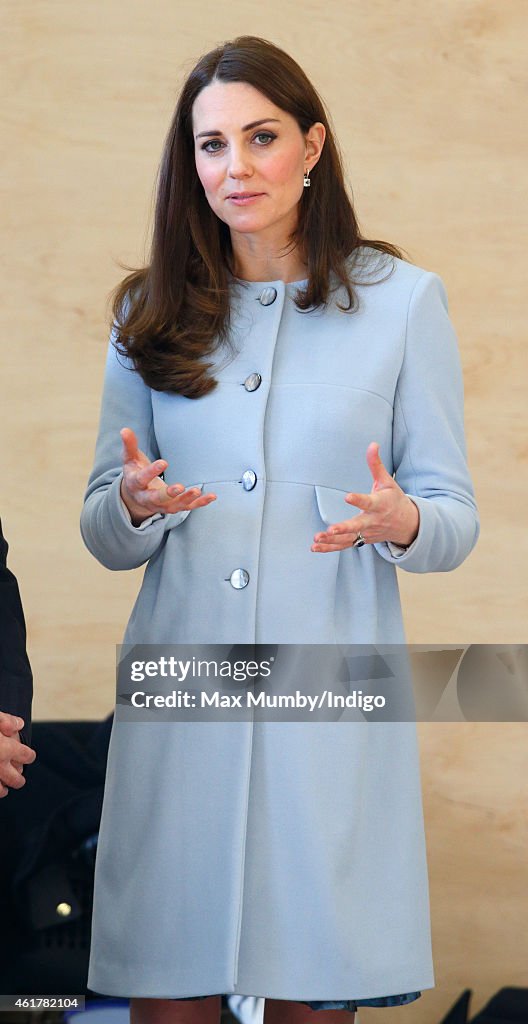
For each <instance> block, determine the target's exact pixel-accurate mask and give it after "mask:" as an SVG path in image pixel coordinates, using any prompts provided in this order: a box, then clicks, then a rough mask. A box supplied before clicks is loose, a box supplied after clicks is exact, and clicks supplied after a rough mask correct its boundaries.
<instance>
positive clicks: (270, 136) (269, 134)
mask: <svg viewBox="0 0 528 1024" xmlns="http://www.w3.org/2000/svg"><path fill="white" fill-rule="evenodd" d="M262 138H263V139H265V140H266V141H265V143H264V144H262V143H258V147H259V148H260V149H263V148H264V146H269V144H270V142H273V139H276V138H277V136H276V135H274V133H273V132H257V133H256V135H254V136H253V139H252V141H254V140H255V139H262ZM213 142H218V143H219V144H220V149H221V148H222V146H223V142H221V141H220V139H209V141H208V142H204V144H203V146H201V147H200V148H201V149H203V150H204V151H205V152H206V153H219V152H220V149H216V148H215V149H209V148H208V147H209V146H211V145H212V143H213Z"/></svg>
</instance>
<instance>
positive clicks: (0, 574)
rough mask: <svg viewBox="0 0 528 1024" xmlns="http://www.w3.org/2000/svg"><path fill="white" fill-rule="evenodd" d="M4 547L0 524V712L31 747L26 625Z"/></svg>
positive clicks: (0, 525)
mask: <svg viewBox="0 0 528 1024" xmlns="http://www.w3.org/2000/svg"><path fill="white" fill-rule="evenodd" d="M7 552H8V545H7V541H6V540H5V538H4V535H3V533H2V521H1V520H0V711H6V712H7V713H8V714H10V715H18V716H20V718H23V719H24V728H23V729H22V731H21V733H20V739H21V740H22V742H23V743H27V744H28V745H30V744H31V703H32V699H33V675H32V672H31V666H30V664H29V659H28V656H27V653H26V623H25V619H24V611H23V609H22V602H21V600H20V592H19V589H18V583H17V581H16V578H15V576H14V575H13V573H12V572H11V571H10V570H9V569H8V568H7Z"/></svg>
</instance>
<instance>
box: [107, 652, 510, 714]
mask: <svg viewBox="0 0 528 1024" xmlns="http://www.w3.org/2000/svg"><path fill="white" fill-rule="evenodd" d="M116 675H117V695H116V718H117V719H118V720H121V721H131V722H134V721H135V722H142V721H143V722H152V721H164V722H167V721H168V722H170V721H182V720H193V721H238V720H243V721H247V720H261V721H292V722H295V721H304V722H314V721H334V722H337V721H342V722H345V721H370V722H372V721H378V722H411V721H431V722H432V721H440V722H452V721H474V722H478V721H483V722H489V721H496V722H501V721H502V722H525V721H528V645H526V644H520V645H514V644H506V645H497V644H468V645H462V644H451V645H440V644H437V645H430V646H429V645H420V644H380V645H375V646H374V645H372V644H343V645H341V644H249V645H244V644H161V645H159V644H139V645H128V646H125V645H121V646H119V647H118V649H117V673H116Z"/></svg>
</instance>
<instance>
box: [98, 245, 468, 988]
mask: <svg viewBox="0 0 528 1024" xmlns="http://www.w3.org/2000/svg"><path fill="white" fill-rule="evenodd" d="M375 255H376V254H375V253H374V251H373V250H367V249H365V250H364V256H365V257H366V258H367V259H372V257H374V256H375ZM376 258H379V254H378V256H377V257H376ZM365 266H366V264H365ZM388 269H389V268H388V267H387V268H386V269H384V270H382V271H381V270H380V271H378V272H377V273H376V274H375V275H374V276H375V279H382V280H380V283H378V284H374V285H368V286H367V285H366V284H361V285H360V286H359V287H358V293H359V296H360V301H361V308H360V310H359V311H358V312H355V313H353V314H345V313H343V312H341V311H339V310H338V309H337V308H336V306H335V301H336V300H337V299H338V298H340V300H341V303H343V302H344V301H345V297H344V294H343V292H340V293H338V295H337V296H335V298H334V301H333V303H332V304H331V305H330V307H329V308H327V310H325V311H318V312H316V313H313V312H310V313H301V312H299V311H298V310H296V308H295V305H294V302H293V293H294V291H295V288H296V284H295V283H293V284H286V285H285V284H284V283H283V282H282V281H273V282H251V283H245V284H244V285H242V284H241V283H240V282H237V281H234V282H233V299H232V302H233V307H232V308H233V321H232V323H233V328H232V336H233V338H234V340H235V342H236V347H237V350H238V354H237V355H236V357H235V358H233V357H231V356H230V355H229V353H228V352H227V351H223V352H220V353H217V355H216V357H215V367H216V372H215V376H216V378H217V379H218V380H219V381H220V383H219V385H218V387H217V388H216V389H215V390H214V391H213V392H212V393H210V394H209V395H207V396H205V397H203V398H200V399H198V400H193V399H188V398H185V397H183V396H181V395H175V394H168V393H160V392H155V391H151V390H150V389H149V388H148V387H146V386H145V384H144V383H143V382H142V380H141V378H140V377H139V375H138V374H137V373H136V372H135V371H133V370H131V369H130V368H128V367H125V366H123V365H122V361H121V362H120V361H119V360H118V359H117V358H116V354H115V350H114V348H113V346H112V345H110V347H109V352H108V361H107V368H106V379H105V387H104V395H103V402H102V411H101V422H100V429H99V436H98V440H97V448H96V455H95V464H94V468H93V471H92V473H91V476H90V479H89V483H88V488H87V491H86V497H85V503H84V508H83V511H82V518H81V529H82V535H83V538H84V541H85V543H86V545H87V547H88V548H89V550H90V551H91V552H92V554H93V555H94V556H95V557H96V558H97V559H98V560H99V561H100V562H102V564H103V565H105V566H107V567H108V568H110V569H114V570H121V569H131V568H133V567H135V566H139V565H142V564H143V563H145V562H146V563H147V568H146V571H145V575H144V579H143V583H142V587H141V590H140V593H139V596H138V598H137V601H136V604H135V606H134V609H133V611H132V615H131V618H130V620H129V623H128V627H127V631H126V634H125V642H127V643H128V642H130V643H149V644H157V643H160V644H168V643H174V644H178V643H179V644H181V643H197V642H203V643H218V644H233V643H241V644H244V643H248V644H252V643H266V644H268V643H270V644H274V643H276V644H282V643H284V644H294V643H298V644H336V643H337V644H356V643H358V644H367V645H370V644H373V645H376V644H398V643H400V642H403V641H404V630H403V624H402V613H401V606H400V598H399V591H398V582H397V576H396V568H395V567H396V565H398V566H399V567H400V568H401V569H404V570H406V571H408V572H417V573H423V572H448V571H450V570H453V569H456V568H457V566H459V565H460V564H461V562H463V560H464V559H465V558H466V557H467V556H468V554H469V553H470V551H471V550H472V548H473V547H474V545H475V543H476V541H477V537H478V534H479V520H478V513H477V508H476V504H475V498H474V491H473V486H472V482H471V479H470V476H469V473H468V468H467V463H466V447H465V439H464V419H463V383H462V374H461V366H460V359H459V354H458V348H457V341H456V336H455V333H454V330H453V327H452V324H451V322H450V320H449V316H448V309H447V298H446V293H445V288H444V285H443V283H442V280H441V279H440V277H439V276H438V275H437V274H434V273H431V272H429V271H426V270H423V269H421V268H419V267H417V266H414V265H411V264H408V263H406V262H404V261H402V260H399V259H394V269H393V272H392V274H391V275H390V276H389V277H387V274H388ZM356 273H357V270H356ZM368 280H372V278H371V277H369V278H368ZM269 288H272V289H275V291H276V297H275V298H274V301H271V302H269V303H268V304H267V305H266V304H262V302H261V301H259V297H260V296H262V297H263V298H266V295H263V291H264V289H269ZM267 297H268V299H269V297H270V293H269V292H268V293H267ZM271 297H273V292H272V293H271ZM254 373H258V374H260V376H261V383H260V385H259V386H258V387H257V388H256V389H254V390H248V389H247V386H245V383H244V382H247V381H248V378H249V377H250V375H251V374H254ZM123 426H129V427H132V428H133V430H134V431H135V432H136V434H137V436H138V439H139V446H140V448H142V449H143V450H144V451H145V452H146V453H147V454H148V455H149V456H150V457H151V458H152V459H154V458H158V457H162V458H163V459H165V460H167V462H168V465H169V468H168V470H167V471H166V473H165V479H166V480H167V482H169V483H172V482H176V481H179V482H182V483H184V484H186V485H192V484H196V483H199V484H200V485H201V486H203V489H204V493H205V492H206V491H207V492H208V491H214V493H215V494H216V495H217V500H216V501H215V502H213V503H212V504H211V505H209V506H207V507H205V508H202V509H196V510H194V511H192V512H187V513H179V514H176V515H168V516H165V517H161V518H153V519H151V520H148V521H147V522H146V523H144V524H143V525H142V526H141V527H140V528H135V527H133V526H132V525H131V522H130V519H129V517H128V516H127V514H126V511H125V509H124V507H123V505H122V503H121V500H120V497H119V486H120V479H121V439H120V436H119V430H120V428H121V427H123ZM371 441H377V442H379V444H380V455H381V458H382V460H383V462H384V465H385V466H386V468H387V469H388V471H389V472H393V471H394V472H395V477H396V481H397V482H398V484H399V485H400V487H401V488H402V489H403V490H404V491H405V492H406V493H407V494H409V495H410V496H411V497H412V498H413V500H414V502H415V503H416V505H417V506H418V509H419V512H420V526H419V532H418V535H417V537H416V539H415V541H414V542H413V544H412V545H411V546H410V547H409V548H408V549H407V551H405V552H404V553H403V554H401V553H400V554H399V555H398V551H401V549H399V548H397V547H393V548H390V547H389V545H388V544H387V543H385V542H383V543H376V544H366V545H365V546H364V547H361V548H347V549H346V550H344V551H342V552H327V553H321V552H319V553H316V552H312V551H311V550H310V546H311V544H312V542H313V537H314V534H315V533H317V532H318V531H320V530H322V529H323V528H324V527H325V525H327V524H330V523H333V522H337V521H341V520H343V519H345V518H351V517H352V516H353V515H354V514H356V512H357V511H358V510H356V509H354V508H353V507H351V506H350V505H348V504H347V503H346V502H345V501H344V496H345V494H346V493H347V492H348V491H351V490H354V491H360V492H366V493H370V490H371V487H372V478H371V475H370V471H369V468H368V465H367V462H366V459H365V453H366V449H367V446H368V444H369V443H370V442H371ZM248 469H249V470H252V471H253V472H254V473H255V474H256V477H257V482H256V485H255V487H254V488H253V489H252V490H245V489H244V486H243V484H242V482H241V481H242V478H243V474H244V472H245V471H246V470H248ZM237 569H244V570H245V571H246V574H248V576H247V585H245V586H243V587H241V588H237V587H235V586H233V585H232V581H236V577H235V576H232V574H233V572H234V570H237ZM239 576H240V574H239ZM244 578H246V577H244ZM434 983H435V982H434V974H433V964H432V955H431V935H430V919H429V895H428V878H427V864H426V850H425V839H424V829H423V814H422V802H421V790H420V772H419V759H418V747H417V737H416V726H415V724H414V723H413V722H377V723H373V722H370V723H369V722H365V721H357V720H356V721H342V720H341V721H337V722H331V721H327V722H320V721H319V722H265V721H229V722H217V723H214V722H190V721H180V722H171V723H163V722H159V721H152V722H149V723H145V722H134V721H129V722H126V721H119V722H115V723H114V728H113V731H112V737H111V742H110V751H109V759H108V770H107V783H106V790H105V799H104V807H103V814H102V821H101V831H100V838H99V849H98V854H97V865H96V885H95V904H94V918H93V941H92V953H91V961H90V973H89V978H88V984H89V986H90V987H91V988H92V989H94V990H95V991H98V992H102V993H107V994H110V995H116V996H128V997H131V996H147V997H148V996H150V997H158V998H168V997H185V996H193V995H207V994H213V993H241V994H244V995H254V996H269V997H275V998H279V999H305V1000H310V1001H315V1000H323V999H329V1000H337V999H365V998H373V997H378V996H384V995H393V994H399V993H405V992H412V991H419V990H423V989H427V988H431V987H433V986H434Z"/></svg>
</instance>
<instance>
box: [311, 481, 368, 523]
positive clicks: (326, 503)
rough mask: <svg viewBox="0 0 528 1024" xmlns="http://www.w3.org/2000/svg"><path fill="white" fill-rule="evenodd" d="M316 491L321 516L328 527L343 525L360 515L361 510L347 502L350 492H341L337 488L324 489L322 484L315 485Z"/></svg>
mask: <svg viewBox="0 0 528 1024" xmlns="http://www.w3.org/2000/svg"><path fill="white" fill-rule="evenodd" d="M314 490H315V497H316V500H317V508H318V510H319V515H320V517H321V519H322V520H323V522H324V523H325V525H326V526H332V525H333V524H334V523H342V522H343V521H344V520H345V519H352V517H353V516H355V515H357V514H358V511H359V509H356V507H355V506H354V505H350V504H349V503H348V502H347V501H345V495H346V494H348V491H340V490H338V488H337V487H323V486H322V484H315V485H314Z"/></svg>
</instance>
